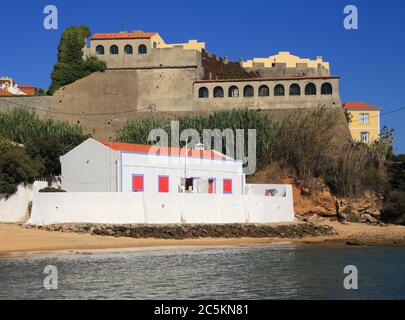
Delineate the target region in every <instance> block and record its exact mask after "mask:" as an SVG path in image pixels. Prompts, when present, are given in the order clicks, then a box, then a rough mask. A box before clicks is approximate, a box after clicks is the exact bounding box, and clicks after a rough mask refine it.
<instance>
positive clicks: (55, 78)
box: [48, 26, 107, 95]
mask: <svg viewBox="0 0 405 320" xmlns="http://www.w3.org/2000/svg"><path fill="white" fill-rule="evenodd" d="M89 36H90V30H89V28H88V27H87V26H73V27H70V28H67V29H66V30H65V31H63V33H62V37H61V40H60V42H59V46H58V61H57V62H56V64H55V66H54V68H53V71H52V74H51V79H52V84H51V86H50V87H49V90H48V94H51V95H52V94H53V93H54V92H55V91H56V90H58V89H59V88H60V87H62V86H64V85H67V84H70V83H72V82H75V81H76V80H79V79H82V78H84V77H87V76H88V75H90V74H91V73H93V72H96V71H104V70H105V69H106V68H107V65H106V63H105V62H104V61H101V60H99V59H97V57H95V56H90V57H83V48H84V47H85V45H86V38H87V37H89Z"/></svg>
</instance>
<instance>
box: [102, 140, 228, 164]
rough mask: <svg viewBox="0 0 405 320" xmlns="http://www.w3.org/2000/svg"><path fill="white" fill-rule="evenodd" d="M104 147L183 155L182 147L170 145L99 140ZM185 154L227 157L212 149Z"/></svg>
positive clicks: (225, 158)
mask: <svg viewBox="0 0 405 320" xmlns="http://www.w3.org/2000/svg"><path fill="white" fill-rule="evenodd" d="M100 142H101V143H102V144H104V145H105V146H106V147H109V148H111V149H112V150H115V151H128V152H136V153H148V152H151V153H153V154H159V155H172V156H183V157H184V156H185V150H184V148H171V147H156V146H149V145H144V144H132V143H123V142H110V141H100ZM187 151H188V152H187V156H188V157H190V158H207V159H221V160H227V157H226V156H225V155H223V154H222V153H219V152H216V151H213V150H196V149H188V150H187Z"/></svg>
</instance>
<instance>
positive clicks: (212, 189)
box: [208, 178, 216, 194]
mask: <svg viewBox="0 0 405 320" xmlns="http://www.w3.org/2000/svg"><path fill="white" fill-rule="evenodd" d="M208 193H211V194H212V193H216V190H215V179H214V178H210V179H208Z"/></svg>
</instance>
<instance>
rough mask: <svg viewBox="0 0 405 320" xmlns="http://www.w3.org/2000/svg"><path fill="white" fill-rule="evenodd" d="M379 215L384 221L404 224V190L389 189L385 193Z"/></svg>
mask: <svg viewBox="0 0 405 320" xmlns="http://www.w3.org/2000/svg"><path fill="white" fill-rule="evenodd" d="M381 217H382V219H383V221H385V222H388V223H396V224H402V225H405V191H400V190H390V191H389V192H388V193H387V194H386V196H385V198H384V206H383V212H382V216H381Z"/></svg>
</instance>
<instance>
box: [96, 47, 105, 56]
mask: <svg viewBox="0 0 405 320" xmlns="http://www.w3.org/2000/svg"><path fill="white" fill-rule="evenodd" d="M96 54H99V55H102V54H104V47H103V46H101V45H98V46H97V47H96Z"/></svg>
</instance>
